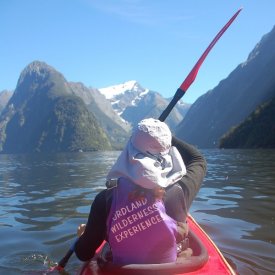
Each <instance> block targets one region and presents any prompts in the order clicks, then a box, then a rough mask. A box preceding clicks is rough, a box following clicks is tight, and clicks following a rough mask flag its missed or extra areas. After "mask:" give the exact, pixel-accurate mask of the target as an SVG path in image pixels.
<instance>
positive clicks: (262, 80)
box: [176, 27, 275, 148]
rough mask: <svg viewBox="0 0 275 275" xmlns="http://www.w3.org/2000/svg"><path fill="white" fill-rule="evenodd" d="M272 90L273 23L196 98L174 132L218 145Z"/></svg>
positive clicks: (209, 145) (199, 143) (274, 62)
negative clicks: (233, 66)
mask: <svg viewBox="0 0 275 275" xmlns="http://www.w3.org/2000/svg"><path fill="white" fill-rule="evenodd" d="M274 93H275V27H274V28H273V29H272V31H271V32H269V33H268V34H266V35H264V36H263V38H262V39H261V41H260V42H259V43H258V44H257V45H256V46H255V48H254V49H253V51H252V52H251V53H250V54H249V56H248V58H247V60H246V61H245V62H243V63H242V64H240V65H239V66H238V67H237V68H236V69H235V70H234V71H233V72H232V73H231V74H230V75H229V76H228V77H227V78H226V79H224V80H222V81H221V82H220V83H219V84H218V85H217V86H216V87H215V88H214V89H212V90H210V91H208V92H207V93H206V94H204V95H203V96H201V97H200V98H198V99H197V100H196V102H195V103H194V104H193V105H192V106H191V108H190V110H189V111H188V113H187V115H186V116H185V118H184V119H183V121H182V122H181V123H180V124H179V125H178V127H177V129H176V135H177V136H178V137H180V138H183V139H185V140H187V141H188V142H191V143H193V144H196V145H197V146H199V147H201V148H213V147H217V146H218V145H219V140H220V138H221V137H222V136H223V135H224V134H225V133H226V132H227V131H229V129H230V128H231V127H233V126H237V125H238V124H240V123H241V122H242V121H243V120H245V119H246V118H247V117H248V116H249V115H250V114H251V113H252V112H253V111H254V110H255V109H256V108H257V107H258V106H259V105H260V104H262V103H264V102H267V101H268V100H270V99H271V98H273V97H274Z"/></svg>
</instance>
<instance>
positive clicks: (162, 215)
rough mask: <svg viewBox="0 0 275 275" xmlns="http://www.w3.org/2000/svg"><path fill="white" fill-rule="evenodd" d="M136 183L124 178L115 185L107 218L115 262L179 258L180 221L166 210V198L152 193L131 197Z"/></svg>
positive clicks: (125, 262)
mask: <svg viewBox="0 0 275 275" xmlns="http://www.w3.org/2000/svg"><path fill="white" fill-rule="evenodd" d="M135 189H136V185H135V184H134V183H132V182H131V181H130V180H128V179H126V178H120V179H119V180H118V184H117V186H116V187H115V188H113V193H112V204H111V208H110V211H109V215H108V219H107V236H108V242H109V244H110V246H111V250H112V256H113V263H114V264H118V265H125V264H153V263H171V262H175V261H176V258H177V241H176V239H177V237H178V234H179V233H178V231H177V222H176V221H175V220H174V219H172V218H171V217H170V216H168V215H167V214H166V212H165V206H164V204H163V201H162V200H156V199H155V198H154V195H153V194H151V193H150V192H145V194H144V197H142V198H140V199H137V198H135V199H133V198H132V197H131V196H129V195H130V194H131V193H132V192H133V191H134V190H135Z"/></svg>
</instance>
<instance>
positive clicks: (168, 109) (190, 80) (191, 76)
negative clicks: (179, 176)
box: [53, 8, 242, 271]
mask: <svg viewBox="0 0 275 275" xmlns="http://www.w3.org/2000/svg"><path fill="white" fill-rule="evenodd" d="M241 10H242V8H240V9H239V10H238V11H237V12H236V13H235V14H234V15H233V16H232V17H231V19H230V20H229V21H228V22H227V23H226V24H225V25H224V27H223V28H222V29H221V30H220V31H219V33H218V34H217V35H216V36H215V38H214V39H213V40H212V42H211V43H210V44H209V46H208V47H207V49H206V50H205V51H204V53H203V54H202V56H201V57H200V59H199V60H198V61H197V63H196V64H195V66H194V67H193V69H192V70H191V72H190V73H189V74H188V76H187V77H186V78H185V80H184V81H183V82H182V84H181V85H180V87H179V88H178V90H177V91H176V93H175V95H174V97H173V98H172V100H171V102H170V103H169V105H168V106H167V107H166V109H165V110H164V111H163V113H162V114H161V115H160V117H159V120H160V121H164V120H165V119H166V118H167V116H168V115H169V114H170V112H171V111H172V109H173V108H174V106H175V105H176V103H177V102H178V101H179V100H180V99H181V98H182V97H183V95H184V94H185V93H186V91H187V89H188V88H189V87H190V86H191V84H192V83H193V82H194V80H195V78H196V76H197V74H198V71H199V69H200V66H201V65H202V63H203V61H204V60H205V58H206V57H207V55H208V53H209V52H210V51H211V49H212V48H213V47H214V45H215V44H216V42H217V41H218V40H219V39H220V37H221V36H222V35H223V34H224V32H225V31H226V30H227V29H228V27H229V26H230V25H231V23H232V22H233V21H234V20H235V18H236V17H237V16H238V14H239V13H240V11H241ZM73 247H74V245H73V246H72V247H71V248H70V249H69V250H68V252H67V253H66V255H65V256H64V257H63V258H62V259H61V260H60V261H59V262H58V265H57V266H56V267H54V268H53V270H59V271H62V270H63V269H64V268H65V266H66V264H67V262H68V261H69V259H70V257H71V256H72V254H73V253H74V249H73Z"/></svg>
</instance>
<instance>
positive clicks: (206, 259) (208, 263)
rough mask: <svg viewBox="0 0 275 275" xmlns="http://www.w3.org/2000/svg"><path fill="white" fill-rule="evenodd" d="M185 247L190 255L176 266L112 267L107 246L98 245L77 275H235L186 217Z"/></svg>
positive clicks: (165, 264)
mask: <svg viewBox="0 0 275 275" xmlns="http://www.w3.org/2000/svg"><path fill="white" fill-rule="evenodd" d="M187 221H188V224H189V233H188V239H189V247H190V248H191V249H192V250H193V255H192V256H189V257H187V258H186V259H182V260H181V261H180V262H177V263H163V264H129V265H125V266H115V265H113V264H112V263H111V262H110V261H109V262H108V256H107V255H108V252H109V250H108V249H106V247H107V244H106V243H102V245H101V246H100V247H99V248H98V250H97V253H96V255H95V257H94V258H93V259H92V260H90V261H89V262H86V263H84V264H83V266H82V267H81V269H80V270H79V272H78V275H110V274H138V275H140V274H158V275H159V274H165V275H166V274H167V275H168V274H178V275H180V274H192V275H195V274H197V275H198V274H200V275H201V274H208V275H210V274H211V275H212V274H219V275H225V274H227V275H236V272H235V271H234V270H233V269H232V267H231V266H230V265H229V263H228V262H227V260H226V259H225V258H224V256H223V255H222V253H221V251H220V250H219V248H218V247H217V246H216V245H215V243H214V242H213V241H212V240H211V238H210V237H209V236H208V235H207V233H206V232H205V231H204V230H203V229H202V228H201V227H200V226H199V224H198V223H197V222H196V221H195V219H194V218H193V217H192V216H191V215H189V216H188V219H187Z"/></svg>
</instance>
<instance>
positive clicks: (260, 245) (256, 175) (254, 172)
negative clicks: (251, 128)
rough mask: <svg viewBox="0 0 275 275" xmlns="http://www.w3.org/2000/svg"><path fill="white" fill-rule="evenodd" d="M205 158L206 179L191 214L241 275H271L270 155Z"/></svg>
mask: <svg viewBox="0 0 275 275" xmlns="http://www.w3.org/2000/svg"><path fill="white" fill-rule="evenodd" d="M205 156H206V158H207V160H208V174H207V177H206V180H205V183H204V187H203V188H202V189H201V191H200V193H199V196H198V198H197V200H196V204H194V205H193V207H192V210H193V211H194V214H195V215H196V217H198V219H199V220H200V221H201V224H202V225H203V227H204V228H205V229H206V230H207V232H209V234H210V235H211V236H212V238H213V239H214V240H215V241H216V242H217V243H218V244H219V246H220V248H221V249H222V251H223V252H224V254H225V255H227V258H228V259H229V260H230V262H231V263H234V265H236V267H237V270H238V272H239V273H240V274H272V273H273V272H274V270H275V266H274V264H273V261H274V255H275V247H274V243H275V236H274V217H275V205H274V199H275V185H274V182H275V169H274V168H275V151H274V150H222V151H221V150H209V151H208V150H206V151H205ZM219 160H221V162H220V161H219Z"/></svg>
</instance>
